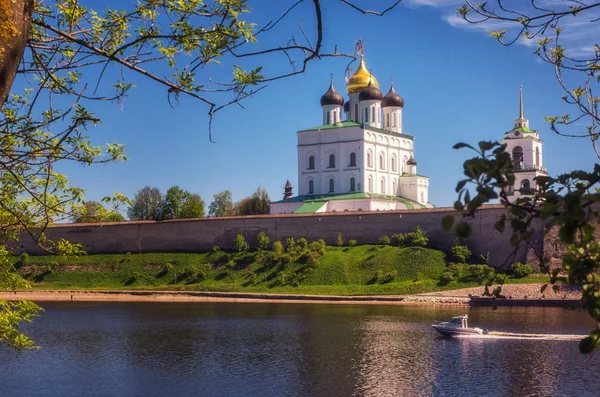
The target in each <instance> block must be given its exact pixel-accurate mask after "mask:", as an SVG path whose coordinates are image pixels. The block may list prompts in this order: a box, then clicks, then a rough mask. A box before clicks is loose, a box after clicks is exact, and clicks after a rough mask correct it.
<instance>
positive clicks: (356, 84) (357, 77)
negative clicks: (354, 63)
mask: <svg viewBox="0 0 600 397" xmlns="http://www.w3.org/2000/svg"><path fill="white" fill-rule="evenodd" d="M369 82H372V83H373V85H374V86H375V88H379V83H378V82H377V79H376V78H375V76H373V75H372V74H371V73H369V71H368V70H367V65H365V60H364V59H363V58H362V57H361V58H360V64H359V65H358V70H356V73H354V75H352V77H350V79H348V82H347V83H346V92H347V93H348V94H354V93H356V92H361V91H362V90H364V89H365V88H367V86H368V85H369Z"/></svg>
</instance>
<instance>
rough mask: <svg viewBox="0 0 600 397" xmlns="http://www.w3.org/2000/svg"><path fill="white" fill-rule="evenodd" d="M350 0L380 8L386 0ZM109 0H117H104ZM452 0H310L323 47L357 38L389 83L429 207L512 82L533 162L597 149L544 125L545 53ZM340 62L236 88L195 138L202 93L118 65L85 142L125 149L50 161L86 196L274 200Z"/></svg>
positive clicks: (348, 48)
mask: <svg viewBox="0 0 600 397" xmlns="http://www.w3.org/2000/svg"><path fill="white" fill-rule="evenodd" d="M547 1H555V0H547ZM92 3H94V2H92ZM291 3H292V2H287V1H278V2H273V1H270V0H257V1H251V2H250V4H251V5H252V6H253V11H252V13H251V14H250V15H249V16H248V18H249V19H250V20H251V21H253V22H256V23H257V24H258V25H259V26H261V25H264V24H265V23H266V22H267V21H269V20H271V19H273V18H276V17H277V16H278V15H279V13H281V12H282V11H283V10H284V9H285V6H286V5H287V4H291ZM357 3H358V4H361V5H365V6H370V7H373V3H376V4H377V5H378V6H379V7H381V8H385V7H386V6H387V5H389V4H392V3H393V1H392V0H379V1H377V2H373V1H360V0H359V1H358V2H357ZM118 4H122V3H120V2H114V5H118ZM459 4H460V1H455V0H435V1H434V0H405V1H403V2H402V4H401V5H400V6H398V7H397V8H396V9H394V10H393V11H391V12H389V13H388V14H386V15H385V16H384V17H377V16H368V15H367V16H365V15H362V14H360V13H358V12H356V11H354V10H352V9H351V8H349V7H347V6H344V5H343V4H341V3H340V2H338V1H333V0H325V1H323V7H324V9H323V18H324V43H323V44H324V49H325V50H327V51H333V49H334V47H335V46H337V48H338V51H340V52H348V53H352V52H353V50H354V45H355V43H356V41H357V40H358V39H361V40H362V41H363V42H364V45H365V61H366V62H367V66H368V67H369V68H370V69H371V71H372V73H373V75H375V76H376V78H377V79H378V80H379V83H380V88H381V90H382V91H383V93H384V94H385V93H386V92H387V90H388V89H389V82H390V79H391V78H392V76H393V79H394V83H395V89H396V91H397V92H398V93H399V94H400V95H401V96H402V97H403V98H404V100H405V107H404V113H403V128H404V132H405V133H406V134H409V135H413V136H415V159H416V160H417V161H418V172H419V174H422V175H427V176H429V177H430V178H431V181H430V192H429V198H430V201H431V202H432V203H433V204H434V205H436V206H438V207H441V206H451V205H452V204H453V202H454V201H455V200H456V193H455V191H454V188H455V186H456V183H457V181H458V180H460V179H461V177H462V163H463V161H464V160H465V159H466V158H468V157H469V155H470V153H468V152H467V151H466V150H464V149H463V150H461V151H456V150H454V149H452V146H453V145H454V144H455V143H457V142H467V143H471V144H476V143H477V142H478V141H480V140H499V139H501V138H502V136H503V134H504V132H506V131H509V130H511V129H512V127H513V122H514V119H516V118H517V117H518V108H519V86H520V85H523V92H524V106H525V117H526V118H527V119H529V120H530V127H531V128H533V129H538V130H539V131H540V137H541V139H542V140H543V141H544V150H543V153H544V159H543V162H544V166H545V167H546V168H547V169H548V172H549V173H550V174H551V175H556V174H560V173H563V172H567V171H570V170H573V169H590V168H591V165H592V164H593V163H594V162H597V158H596V157H595V155H594V153H593V151H592V148H591V146H590V144H589V142H588V141H587V140H584V139H579V140H578V139H573V138H565V137H560V136H557V135H556V134H554V133H553V132H552V131H550V129H549V127H548V125H547V124H546V123H545V122H544V119H543V117H544V116H551V115H557V114H564V113H566V112H568V111H569V110H570V109H569V107H568V106H567V105H566V104H565V103H564V102H563V101H562V100H561V99H560V98H561V96H562V95H563V94H562V92H561V88H560V87H559V85H558V83H557V82H556V80H555V77H554V72H553V69H552V67H551V66H550V65H547V64H544V63H542V62H540V61H539V60H538V59H537V57H536V56H535V55H533V54H532V51H533V48H532V47H531V45H530V44H528V43H518V44H516V45H514V46H511V47H504V46H501V45H499V44H498V43H497V42H496V41H495V40H494V39H493V38H491V37H490V36H489V35H488V34H487V33H486V31H485V28H490V27H491V28H496V27H495V26H487V27H481V26H472V25H465V24H464V23H462V22H461V21H460V20H458V19H457V18H456V12H455V9H456V7H457V5H459ZM299 21H302V26H303V28H304V30H305V31H306V32H311V31H312V29H314V15H312V9H311V7H310V2H306V4H301V5H300V6H298V7H296V8H295V9H294V10H293V12H292V13H290V14H289V15H288V17H287V18H286V19H285V20H284V21H283V22H282V25H280V29H279V30H277V31H272V32H269V34H268V35H264V36H261V37H260V38H259V41H258V43H257V45H256V47H257V48H267V47H269V46H273V45H285V44H286V42H287V41H288V40H289V38H290V36H291V35H294V36H295V37H296V38H297V39H298V40H300V39H301V37H302V36H301V32H300V30H299ZM596 25H597V24H596ZM577 32H578V34H577V35H573V36H571V37H566V39H567V40H569V43H570V44H571V45H572V47H573V48H575V49H577V50H581V51H583V52H584V51H586V47H585V42H584V40H585V37H586V35H585V32H583V31H581V29H579V30H578V31H577ZM271 33H272V34H271ZM587 33H589V34H591V33H592V32H587ZM309 36H311V33H309ZM313 36H314V35H313ZM313 36H311V39H312V40H313V42H314V37H313ZM588 37H591V36H588ZM223 61H224V64H223V65H221V66H218V65H215V66H214V67H213V66H211V67H209V68H207V69H206V70H205V71H203V75H202V77H203V78H208V77H210V78H212V79H219V78H220V79H229V78H230V73H231V72H230V71H231V62H232V60H231V59H227V58H225V59H224V60H223ZM235 62H238V61H235ZM239 64H240V65H241V66H242V67H244V68H251V67H257V66H260V65H262V66H264V69H263V72H264V73H266V74H267V76H272V75H275V74H276V73H278V72H285V71H287V70H290V67H289V65H287V64H286V60H285V59H284V58H283V57H282V56H279V55H274V56H266V57H263V58H261V59H251V60H246V61H244V62H240V63H239ZM347 64H348V60H346V59H343V58H323V59H320V60H316V61H314V62H311V63H310V64H309V67H308V70H307V72H306V73H304V74H300V75H297V76H294V77H291V78H287V79H284V80H279V81H274V82H271V83H269V86H268V87H267V88H266V89H265V90H262V91H261V92H259V93H258V94H257V95H256V96H254V97H253V98H251V99H249V100H246V101H245V102H243V107H244V108H241V107H239V106H231V107H229V108H226V109H224V110H223V111H220V112H218V113H217V114H216V115H215V116H214V118H213V121H212V135H213V140H214V142H215V143H211V142H210V141H209V138H208V122H209V117H208V110H209V108H208V107H207V106H206V105H205V104H203V103H201V102H199V101H198V100H195V99H192V98H184V97H182V98H181V99H180V101H179V103H178V104H177V105H176V106H174V107H171V106H169V103H168V101H167V94H166V90H165V88H164V87H162V86H160V85H159V84H156V83H154V82H151V81H148V80H147V79H145V78H142V77H141V76H132V80H133V81H134V82H135V84H136V88H135V89H134V90H133V91H132V93H131V94H130V95H129V97H128V98H127V99H126V100H125V102H124V103H122V104H114V103H102V104H97V105H96V106H95V108H94V110H95V111H96V113H97V115H98V116H100V117H101V118H102V120H103V122H102V124H100V125H98V126H97V127H94V128H92V129H90V131H89V134H90V136H91V137H92V141H93V142H94V143H97V144H104V143H109V142H119V143H123V144H125V145H126V146H127V148H128V149H127V155H128V158H129V159H128V160H127V161H126V162H122V163H115V164H110V165H94V166H91V167H83V166H78V165H65V166H63V171H64V172H65V173H66V174H67V175H68V176H69V178H70V180H71V182H72V184H73V185H75V186H79V187H82V188H84V189H85V190H86V199H87V200H100V199H101V198H102V197H104V196H107V195H111V194H112V193H113V192H121V193H124V194H125V195H126V196H128V197H130V198H133V196H134V194H135V192H136V191H137V190H139V189H141V188H142V187H144V186H157V187H159V188H160V189H161V190H162V191H163V193H164V192H166V190H167V189H168V188H169V187H171V186H174V185H178V186H180V187H181V188H183V189H186V190H189V191H190V192H192V193H198V194H200V195H201V197H202V198H203V199H204V200H205V202H206V204H207V206H208V204H210V202H211V201H212V198H213V194H214V193H217V192H220V191H222V190H225V189H229V190H230V191H231V192H232V195H233V199H234V201H237V200H239V199H241V198H243V197H245V196H249V195H251V194H252V193H253V192H254V191H255V190H256V188H257V187H259V186H261V187H264V188H266V190H267V191H268V193H269V196H270V197H271V199H272V200H274V201H275V200H280V199H281V198H282V195H283V186H284V184H285V182H286V179H289V180H290V181H291V183H292V185H294V186H297V148H296V144H297V137H296V131H298V130H303V129H307V128H311V127H315V126H318V125H320V124H322V112H321V108H320V104H319V100H320V97H321V95H323V94H324V93H325V91H326V90H327V88H328V85H329V79H330V74H331V75H332V76H333V81H334V85H335V87H336V88H337V90H338V91H339V92H342V93H344V94H345V83H344V76H345V69H346V66H347ZM353 66H354V68H356V64H354V65H353ZM165 73H166V72H165ZM202 77H201V78H202ZM345 98H347V96H346V95H345ZM294 193H297V190H295V191H294Z"/></svg>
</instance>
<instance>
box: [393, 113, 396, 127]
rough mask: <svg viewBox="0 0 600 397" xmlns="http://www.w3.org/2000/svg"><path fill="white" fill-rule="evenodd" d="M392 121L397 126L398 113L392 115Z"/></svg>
mask: <svg viewBox="0 0 600 397" xmlns="http://www.w3.org/2000/svg"><path fill="white" fill-rule="evenodd" d="M392 123H393V127H395V126H396V115H395V114H394V115H392Z"/></svg>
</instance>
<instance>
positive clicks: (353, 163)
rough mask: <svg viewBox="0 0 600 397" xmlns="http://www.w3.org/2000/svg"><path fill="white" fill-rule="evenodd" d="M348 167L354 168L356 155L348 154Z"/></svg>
mask: <svg viewBox="0 0 600 397" xmlns="http://www.w3.org/2000/svg"><path fill="white" fill-rule="evenodd" d="M350 167H356V153H354V152H352V153H350Z"/></svg>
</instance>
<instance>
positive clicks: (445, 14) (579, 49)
mask: <svg viewBox="0 0 600 397" xmlns="http://www.w3.org/2000/svg"><path fill="white" fill-rule="evenodd" d="M565 3H567V4H565ZM570 3H571V2H565V1H564V0H540V1H538V2H537V3H536V4H537V5H538V6H539V7H541V8H551V9H554V10H565V9H568V6H569V5H572V4H570ZM462 4H465V2H464V0H407V2H406V3H405V5H407V6H409V7H433V8H437V9H439V10H440V12H441V14H442V19H443V20H444V21H446V22H447V23H448V24H450V25H451V26H453V27H455V28H459V29H469V30H473V31H479V32H489V31H494V30H504V29H506V30H508V32H507V33H506V38H507V40H510V39H513V38H514V37H515V35H517V34H518V33H519V32H520V30H521V25H520V24H519V23H517V22H509V21H498V20H488V21H485V22H481V23H477V24H472V23H469V22H467V21H465V20H464V19H463V18H462V17H461V16H460V15H459V14H458V13H457V12H456V8H458V7H460V6H461V5H462ZM503 5H505V6H507V7H509V6H510V7H512V9H513V10H515V11H518V12H522V13H523V14H525V15H537V14H539V11H536V10H534V9H532V8H531V3H530V2H525V1H523V0H512V1H511V0H504V2H503ZM494 6H495V5H494V4H490V5H488V8H489V9H490V10H492V9H493V8H492V7H494ZM495 7H497V6H495ZM599 18H600V10H598V9H592V10H588V11H585V12H583V13H581V14H579V15H577V16H576V17H572V16H567V17H564V18H562V19H561V21H560V27H561V28H563V30H562V32H561V34H560V42H561V45H563V46H564V47H566V48H567V51H568V54H569V55H571V56H582V55H590V54H593V52H594V47H593V46H591V45H590V40H591V39H592V38H595V37H600V22H597V21H598V19H599ZM594 20H596V22H594ZM544 36H547V37H551V38H554V31H553V30H552V29H549V30H548V31H546V32H544V35H539V36H537V37H535V38H534V39H526V38H523V37H521V38H518V39H517V41H516V42H517V43H518V44H520V45H524V46H526V47H535V46H537V40H538V39H540V38H541V37H544ZM592 44H595V42H594V43H592Z"/></svg>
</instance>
